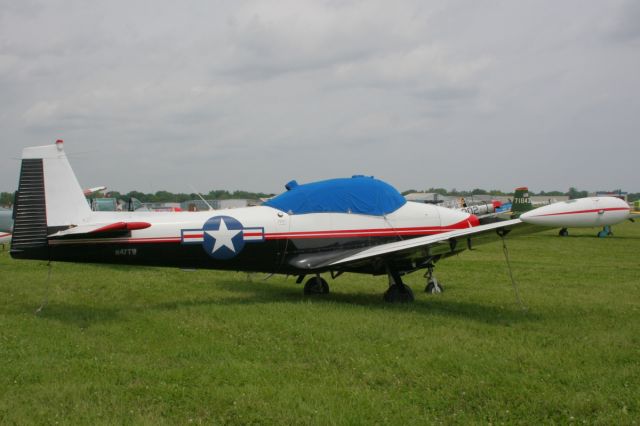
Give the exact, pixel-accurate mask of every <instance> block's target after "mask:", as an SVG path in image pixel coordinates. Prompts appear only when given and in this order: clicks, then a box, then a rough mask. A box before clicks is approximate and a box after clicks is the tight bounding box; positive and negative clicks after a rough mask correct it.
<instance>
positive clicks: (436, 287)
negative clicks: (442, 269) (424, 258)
mask: <svg viewBox="0 0 640 426" xmlns="http://www.w3.org/2000/svg"><path fill="white" fill-rule="evenodd" d="M434 268H435V265H434V264H433V263H431V264H429V266H427V272H426V273H425V274H424V277H425V278H426V279H427V285H426V287H425V288H424V291H425V293H427V294H438V293H442V292H443V291H444V288H442V285H441V284H440V282H439V281H438V279H437V278H436V277H435V275H433V269H434Z"/></svg>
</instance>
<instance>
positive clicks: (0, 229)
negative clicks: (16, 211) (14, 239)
mask: <svg viewBox="0 0 640 426" xmlns="http://www.w3.org/2000/svg"><path fill="white" fill-rule="evenodd" d="M11 214H12V212H11V210H7V209H3V208H0V245H2V246H3V247H4V245H5V244H6V243H8V242H9V240H10V239H11V232H12V231H13V219H12V218H11Z"/></svg>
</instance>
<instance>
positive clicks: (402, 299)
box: [384, 284, 415, 303]
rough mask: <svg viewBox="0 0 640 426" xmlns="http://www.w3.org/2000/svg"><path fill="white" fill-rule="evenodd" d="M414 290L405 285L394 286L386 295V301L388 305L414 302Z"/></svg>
mask: <svg viewBox="0 0 640 426" xmlns="http://www.w3.org/2000/svg"><path fill="white" fill-rule="evenodd" d="M414 299H415V298H414V297H413V290H411V287H409V286H408V285H405V284H394V285H392V286H389V289H388V290H387V291H386V292H385V293H384V301H385V302H388V303H410V302H413V300H414Z"/></svg>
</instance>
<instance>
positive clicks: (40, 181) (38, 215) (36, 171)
mask: <svg viewBox="0 0 640 426" xmlns="http://www.w3.org/2000/svg"><path fill="white" fill-rule="evenodd" d="M13 212H14V213H13V215H14V226H13V238H12V241H11V256H12V257H15V258H29V259H48V258H49V246H48V242H47V235H50V234H51V233H53V232H56V231H57V230H60V229H64V228H68V227H70V226H71V225H79V224H80V223H81V222H82V221H83V220H84V219H86V218H88V217H89V216H90V214H91V209H90V208H89V204H88V203H87V201H86V199H85V197H84V194H83V191H82V188H81V187H80V184H79V183H78V180H77V179H76V176H75V174H74V173H73V170H72V169H71V165H69V161H68V160H67V156H66V155H65V153H64V149H63V142H62V141H61V140H59V141H57V142H56V143H55V145H47V146H38V147H32V148H25V149H24V150H23V151H22V166H21V168H20V180H19V182H18V192H17V193H16V198H15V205H14V208H13Z"/></svg>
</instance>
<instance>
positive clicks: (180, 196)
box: [0, 187, 640, 207]
mask: <svg viewBox="0 0 640 426" xmlns="http://www.w3.org/2000/svg"><path fill="white" fill-rule="evenodd" d="M616 191H619V190H615V191H612V192H616ZM412 192H434V193H437V194H440V195H446V196H455V197H469V196H471V195H495V196H507V197H508V196H512V195H513V193H512V192H502V191H500V190H498V189H491V190H485V189H481V188H475V189H473V190H471V191H465V190H457V189H455V188H453V189H450V190H447V189H445V188H429V189H426V190H424V191H417V190H415V189H409V190H406V191H403V192H402V195H407V194H409V193H412ZM529 194H531V195H542V196H548V197H555V196H569V198H582V197H587V196H588V195H589V193H588V191H584V190H578V189H577V188H575V187H571V188H569V190H567V191H565V192H563V191H540V192H537V193H536V192H533V191H529ZM201 195H202V197H203V198H205V199H207V200H228V199H233V198H236V199H237V198H242V199H253V200H257V199H260V198H269V197H272V196H273V195H274V194H267V193H264V192H250V191H242V190H236V191H227V190H225V189H215V190H211V191H209V192H208V193H206V194H201ZM13 196H14V194H13V192H0V206H3V207H10V206H12V205H13V202H14V200H13ZM103 196H104V197H109V198H117V199H123V200H128V199H129V198H137V199H138V200H140V201H141V202H143V203H182V202H185V201H189V200H196V199H199V198H200V197H199V196H198V194H196V193H193V192H192V193H184V192H179V193H173V192H169V191H156V192H155V193H144V192H140V191H130V192H126V193H121V192H118V191H108V192H106V193H104V194H99V195H96V197H103ZM628 199H629V201H636V200H640V193H633V194H631V193H630V194H628Z"/></svg>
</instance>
